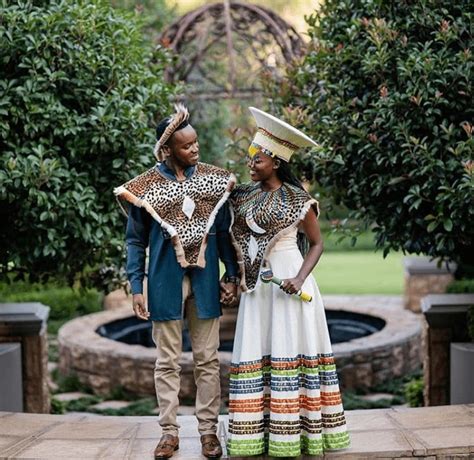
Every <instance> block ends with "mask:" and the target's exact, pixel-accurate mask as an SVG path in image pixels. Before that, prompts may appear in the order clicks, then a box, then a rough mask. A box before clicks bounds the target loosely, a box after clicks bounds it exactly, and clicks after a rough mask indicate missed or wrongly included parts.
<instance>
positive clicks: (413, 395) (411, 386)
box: [405, 377, 424, 407]
mask: <svg viewBox="0 0 474 460" xmlns="http://www.w3.org/2000/svg"><path fill="white" fill-rule="evenodd" d="M423 387H424V383H423V378H422V377H419V378H415V379H413V380H411V381H410V382H408V383H407V384H406V385H405V399H406V400H407V402H408V405H409V406H410V407H423V405H424V403H423Z"/></svg>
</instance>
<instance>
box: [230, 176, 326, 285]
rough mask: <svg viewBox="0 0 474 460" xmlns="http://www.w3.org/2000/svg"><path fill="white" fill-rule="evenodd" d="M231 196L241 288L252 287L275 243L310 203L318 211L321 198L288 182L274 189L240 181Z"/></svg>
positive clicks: (287, 231)
mask: <svg viewBox="0 0 474 460" xmlns="http://www.w3.org/2000/svg"><path fill="white" fill-rule="evenodd" d="M229 200H230V203H231V208H232V212H233V216H234V222H233V224H232V229H231V232H232V238H233V242H234V246H235V248H236V250H237V257H238V262H239V265H240V270H241V276H242V280H241V288H242V290H243V291H252V290H253V289H255V286H256V284H257V280H258V276H259V274H260V270H261V268H262V266H264V265H265V263H266V262H265V259H266V258H267V255H268V254H269V252H270V250H271V249H272V248H273V246H274V245H275V243H276V242H277V241H278V240H279V239H280V238H281V237H282V236H284V235H286V234H287V233H289V232H291V231H292V230H293V229H295V228H296V227H297V226H298V224H299V223H300V222H301V221H302V220H303V219H304V216H305V215H306V213H307V212H308V210H309V208H310V207H313V209H314V210H315V212H316V215H318V214H319V209H318V202H317V201H316V200H315V199H313V198H312V197H311V196H310V195H309V194H308V193H307V192H305V191H304V190H302V189H300V188H298V187H295V186H293V185H291V184H287V183H283V185H282V186H281V187H280V188H279V189H277V190H275V191H273V192H264V191H262V190H261V189H260V184H253V183H250V184H243V185H238V186H237V187H236V188H235V189H234V190H233V192H232V194H231V196H230V199H229Z"/></svg>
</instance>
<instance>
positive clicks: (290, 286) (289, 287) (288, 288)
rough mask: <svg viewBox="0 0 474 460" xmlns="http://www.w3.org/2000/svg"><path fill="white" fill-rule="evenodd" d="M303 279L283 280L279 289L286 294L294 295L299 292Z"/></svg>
mask: <svg viewBox="0 0 474 460" xmlns="http://www.w3.org/2000/svg"><path fill="white" fill-rule="evenodd" d="M303 283H304V279H301V278H298V277H295V278H288V279H286V280H283V282H282V284H281V286H280V289H282V290H283V291H284V292H286V293H287V294H296V293H297V292H298V291H300V290H301V286H303Z"/></svg>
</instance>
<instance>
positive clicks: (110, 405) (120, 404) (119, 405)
mask: <svg viewBox="0 0 474 460" xmlns="http://www.w3.org/2000/svg"><path fill="white" fill-rule="evenodd" d="M130 404H131V402H130V401H115V400H111V401H103V402H101V403H98V404H94V405H93V406H91V407H90V409H97V410H106V409H123V408H125V407H128V406H130Z"/></svg>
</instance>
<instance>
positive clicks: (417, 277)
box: [403, 257, 456, 313]
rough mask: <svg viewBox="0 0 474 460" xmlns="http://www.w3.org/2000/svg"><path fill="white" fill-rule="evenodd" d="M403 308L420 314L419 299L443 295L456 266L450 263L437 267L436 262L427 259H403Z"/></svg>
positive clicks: (452, 277)
mask: <svg viewBox="0 0 474 460" xmlns="http://www.w3.org/2000/svg"><path fill="white" fill-rule="evenodd" d="M403 264H404V267H405V288H404V303H405V308H407V309H408V310H411V311H413V312H416V313H419V312H421V307H420V305H421V299H422V298H423V297H424V296H426V295H428V294H443V293H444V292H446V288H447V287H448V285H449V284H450V283H451V282H452V281H453V279H454V276H453V273H454V272H455V270H456V265H455V264H453V263H452V262H451V263H450V264H449V265H448V266H446V263H443V264H441V265H440V266H439V267H438V262H437V261H436V260H431V259H430V258H429V257H405V258H404V259H403Z"/></svg>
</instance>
